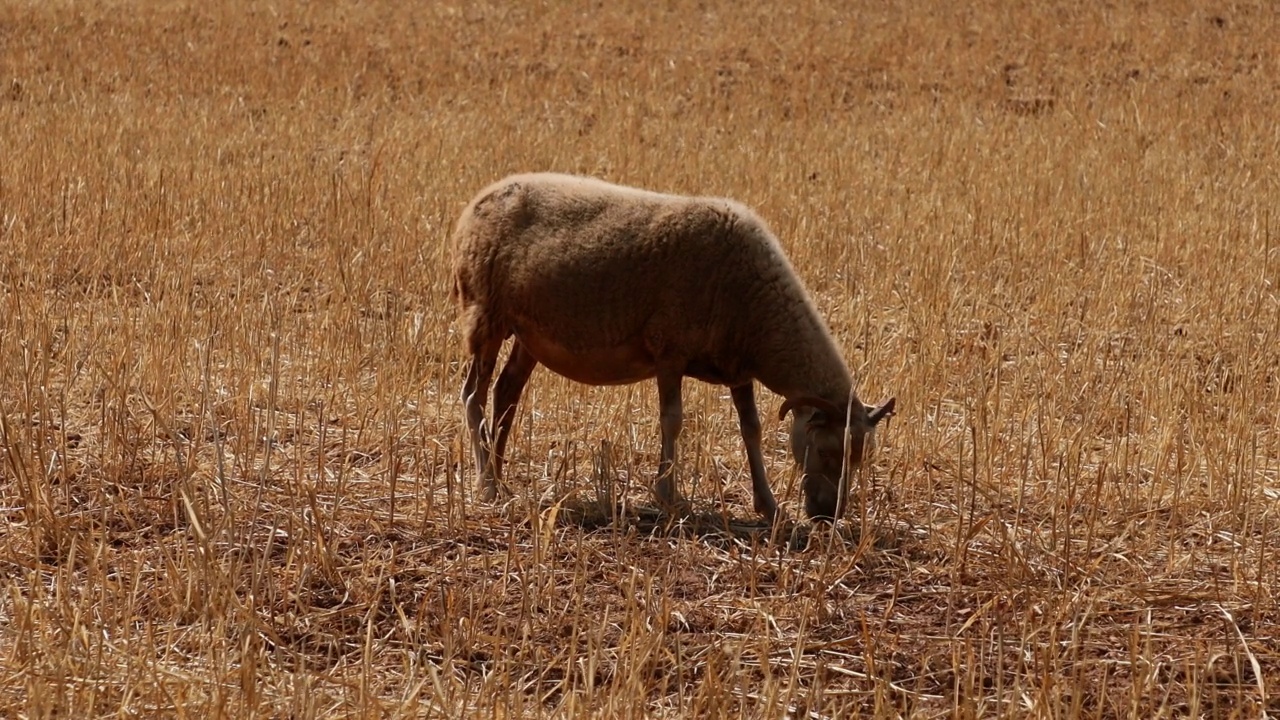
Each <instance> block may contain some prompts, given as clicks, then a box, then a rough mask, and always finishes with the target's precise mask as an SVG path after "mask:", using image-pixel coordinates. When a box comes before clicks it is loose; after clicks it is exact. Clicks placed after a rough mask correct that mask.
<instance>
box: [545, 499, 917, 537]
mask: <svg viewBox="0 0 1280 720" xmlns="http://www.w3.org/2000/svg"><path fill="white" fill-rule="evenodd" d="M541 510H542V513H543V517H547V516H548V514H551V515H552V516H553V517H554V522H555V524H556V525H558V526H561V527H569V526H573V527H580V528H582V529H583V530H585V531H587V532H619V531H622V532H635V533H636V534H637V535H641V536H648V537H684V538H696V539H698V540H700V541H702V542H705V543H708V544H711V545H716V546H722V547H723V546H728V545H735V544H746V545H752V546H760V547H773V548H777V549H780V550H787V551H801V550H805V549H809V548H816V547H818V541H819V538H820V537H821V538H822V540H821V541H820V542H821V543H823V544H825V543H827V542H829V541H834V546H835V547H840V548H843V549H847V550H853V549H856V548H857V547H858V546H859V544H860V537H859V533H858V531H857V530H856V529H855V528H851V527H849V526H847V525H844V526H842V527H840V528H839V529H838V530H836V531H835V532H834V533H833V532H832V531H831V528H830V526H828V525H814V524H810V523H802V522H796V521H795V520H791V519H789V518H788V519H784V520H782V521H780V522H779V523H778V524H777V525H776V526H775V525H774V524H772V523H769V522H767V521H766V520H765V519H764V518H761V517H758V516H752V517H735V516H731V515H729V514H727V513H724V512H717V511H714V510H699V509H694V510H691V511H689V512H686V513H685V514H683V515H678V516H676V515H671V514H669V513H667V512H665V511H663V510H662V509H661V508H658V507H654V506H647V505H635V504H628V505H624V504H622V503H608V502H601V500H600V499H599V498H593V497H589V496H573V495H570V496H568V497H564V498H561V499H560V500H557V501H553V502H548V503H545V504H543V506H542V508H541ZM886 539H887V538H877V540H878V541H877V542H876V543H875V545H876V546H880V545H882V544H884V541H885V540H886ZM811 540H812V541H815V542H812V543H811ZM896 544H897V543H895V542H893V541H892V540H889V542H888V545H889V546H893V545H896ZM881 549H884V548H881Z"/></svg>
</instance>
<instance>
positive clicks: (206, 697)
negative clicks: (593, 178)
mask: <svg viewBox="0 0 1280 720" xmlns="http://www.w3.org/2000/svg"><path fill="white" fill-rule="evenodd" d="M844 5H846V4H825V3H814V2H800V3H792V4H789V5H787V6H785V7H783V6H774V5H767V4H756V3H750V2H749V3H745V4H741V3H727V2H718V0H717V1H713V2H693V1H692V0H671V2H666V3H644V2H638V1H631V0H623V2H619V3H612V4H610V3H581V2H573V3H552V4H548V5H534V4H528V5H524V6H509V5H507V4H503V3H492V4H474V3H462V4H457V5H452V4H446V3H438V4H430V5H427V4H416V3H390V2H373V3H354V2H346V1H342V2H336V3H296V2H290V1H287V0H286V1H285V2H281V3H275V4H269V5H259V4H244V3H230V2H214V3H194V2H168V1H158V2H147V3H136V2H123V1H122V2H108V3H71V2H65V1H55V2H48V3H44V2H18V1H15V2H4V3H3V4H0V128H3V130H0V293H2V295H0V303H2V304H3V307H2V309H0V404H2V412H0V420H3V422H2V423H0V450H2V451H3V452H2V453H0V510H2V511H3V515H4V519H3V521H0V573H2V577H3V585H2V587H3V596H2V597H0V715H4V716H8V717H23V716H25V717H95V716H106V715H111V716H137V715H142V716H175V717H192V716H195V717H221V716H246V717H247V716H271V717H294V718H310V717H336V716H352V715H355V716H376V717H401V716H414V717H431V716H438V717H455V716H458V715H462V714H471V715H477V716H485V717H511V716H577V715H595V716H607V717H638V716H650V715H652V716H687V717H700V718H717V717H738V716H749V717H780V716H791V717H797V718H799V717H811V718H821V717H841V716H850V715H853V714H858V715H862V716H866V717H944V716H945V717H979V716H982V717H989V716H1030V717H1069V718H1075V717H1104V718H1105V717H1141V718H1151V717H1162V716H1163V717H1185V716H1191V717H1197V716H1199V717H1259V716H1262V715H1264V714H1266V713H1268V712H1269V713H1271V714H1272V715H1275V714H1277V713H1280V699H1278V698H1280V609H1278V608H1277V596H1276V590H1275V588H1276V587H1277V582H1278V581H1280V548H1277V547H1276V545H1277V543H1276V537H1277V526H1278V525H1280V515H1278V514H1277V504H1278V503H1280V477H1278V474H1280V437H1277V433H1276V426H1277V422H1278V421H1280V380H1278V379H1277V372H1278V368H1280V352H1278V351H1277V340H1278V339H1280V338H1278V337H1277V335H1278V333H1280V294H1278V293H1277V288H1276V283H1277V282H1280V267H1278V266H1280V258H1277V254H1278V253H1280V250H1278V249H1277V248H1276V247H1275V245H1277V243H1276V239H1277V226H1278V225H1280V215H1277V213H1276V212H1275V211H1274V209H1275V208H1280V184H1278V180H1277V178H1278V177H1280V176H1278V175H1277V166H1278V165H1277V164H1278V162H1280V132H1278V131H1277V124H1276V118H1278V117H1280V79H1278V78H1280V60H1278V58H1280V40H1278V38H1280V22H1278V20H1280V10H1278V9H1277V7H1276V6H1275V5H1274V4H1272V3H1270V2H1266V1H1265V0H1258V1H1257V2H1252V3H1250V2H1241V3H1230V4H1228V3H1191V2H1180V1H1178V0H1171V1H1170V2H1160V3H1110V4H1101V3H1082V4H1077V3H1070V2H1062V3H1048V2H1045V3H1001V2H995V0H979V2H975V3H965V4H960V3H956V4H953V3H949V2H943V1H940V0H939V1H930V2H921V3H864V4H863V7H860V8H854V7H844ZM537 169H552V170H562V171H571V172H585V173H590V174H597V175H600V176H603V177H606V178H608V179H611V180H614V181H618V182H623V183H627V184H635V185H642V186H648V187H652V188H656V189H662V190H667V191H673V192H685V193H699V194H720V195H727V196H732V197H735V198H738V199H740V200H742V201H744V202H746V203H748V204H750V205H752V206H754V207H756V208H757V209H758V210H759V212H760V213H761V214H762V215H763V216H764V217H765V218H766V219H768V221H769V222H770V223H771V224H772V225H773V227H774V229H775V231H776V232H777V233H778V235H779V236H780V238H781V240H782V242H783V244H784V245H785V246H786V247H787V248H788V250H789V252H790V253H791V255H792V258H793V261H794V263H795V264H796V266H797V268H798V269H799V271H800V272H801V274H802V275H803V277H804V279H805V280H806V282H807V283H808V284H809V286H810V288H811V289H812V290H813V291H814V292H815V294H816V295H817V297H818V300H819V305H820V307H821V309H822V311H823V313H824V314H825V315H826V316H827V317H828V318H829V321H830V323H831V325H832V328H833V330H834V331H835V333H836V335H837V338H838V341H839V342H840V343H841V345H842V346H843V347H844V349H845V350H846V352H847V357H848V358H849V359H850V364H851V366H852V367H853V368H854V370H855V373H856V378H857V384H858V387H859V389H860V391H861V392H862V394H863V396H864V399H866V400H868V401H878V400H880V399H881V398H883V397H885V396H887V395H889V394H891V393H892V394H896V395H897V396H898V406H899V414H898V416H897V417H896V418H895V419H894V420H893V421H892V423H891V424H890V426H889V427H888V428H887V431H885V432H883V433H882V435H881V438H880V448H879V451H878V454H877V455H876V456H875V462H874V463H873V464H872V465H871V467H870V469H869V470H868V472H867V473H866V474H865V475H864V477H862V478H860V485H859V488H858V489H857V490H858V492H857V495H856V497H857V499H858V501H857V502H855V503H854V504H853V507H854V510H853V511H852V512H851V514H850V517H849V518H848V520H847V521H846V522H845V523H844V524H843V526H842V527H841V528H840V533H839V535H838V536H833V535H830V534H815V535H814V536H813V537H811V538H809V540H810V542H809V543H808V545H807V546H804V545H802V544H798V545H797V546H795V547H791V546H789V544H788V543H787V542H774V543H769V542H768V539H767V538H762V537H759V536H758V535H752V534H750V533H743V532H739V531H738V530H740V529H741V528H739V527H738V526H740V525H742V524H744V523H746V522H747V521H749V520H750V498H749V482H748V481H747V479H746V469H745V462H744V459H743V454H742V451H741V448H740V442H739V440H738V436H737V430H736V425H735V422H734V419H733V412H732V407H731V405H730V403H729V402H728V399H727V393H726V392H724V391H723V389H721V388H713V387H708V386H701V385H698V384H696V383H690V387H689V395H690V397H689V398H688V400H687V408H686V411H687V414H688V424H687V426H686V428H687V429H686V434H685V436H684V439H683V440H684V444H683V450H682V452H683V477H682V485H683V487H684V489H685V492H686V494H689V495H691V496H692V497H693V499H694V500H695V502H696V503H697V506H698V509H699V510H700V511H701V512H703V513H705V514H706V516H707V517H710V518H712V519H713V520H711V521H708V522H704V523H702V527H694V528H686V529H683V530H682V529H679V528H677V529H673V530H670V531H667V530H663V529H660V528H654V527H653V523H651V522H650V521H649V520H648V518H649V515H650V512H649V510H648V508H649V507H650V506H651V500H650V498H649V496H648V495H647V493H646V492H645V490H644V488H645V487H646V486H647V484H648V483H649V482H650V480H651V478H652V476H653V472H654V468H655V466H656V458H657V452H658V449H657V445H658V443H657V419H656V409H655V407H656V404H655V400H654V397H653V391H652V388H651V387H650V386H649V385H641V386H635V387H627V388H613V389H592V388H584V387H581V386H576V385H573V384H571V383H568V382H566V381H563V380H560V379H558V378H556V377H554V376H552V375H550V374H549V373H547V372H546V371H545V370H542V371H539V372H538V373H537V374H535V376H534V379H533V382H532V384H531V386H530V388H529V391H528V393H527V395H526V402H525V403H524V405H523V406H522V410H521V414H520V417H519V421H518V424H517V430H516V436H515V438H514V440H513V448H512V455H513V457H514V460H513V464H512V465H511V468H510V469H511V477H512V478H518V481H517V482H515V483H513V484H515V485H516V486H517V487H518V488H519V489H520V491H521V494H520V495H519V496H518V498H517V499H516V500H515V501H514V502H513V503H511V504H510V505H508V506H505V507H494V506H489V505H486V504H483V503H479V502H477V501H476V500H475V499H474V497H473V495H474V493H475V478H474V477H473V473H472V472H471V470H470V468H469V465H468V463H466V462H459V460H460V459H465V458H466V457H467V454H466V452H467V449H466V446H465V444H464V443H463V440H462V432H461V410H460V404H459V402H458V400H457V392H458V388H459V383H460V381H461V372H462V365H463V363H464V361H465V359H464V357H463V356H462V353H461V348H460V347H459V345H460V343H459V340H458V337H457V334H456V328H455V326H454V308H453V307H451V305H450V303H449V301H448V293H447V288H448V284H449V277H448V258H449V249H448V244H447V238H448V232H449V228H450V225H451V223H452V221H453V219H454V218H455V217H456V215H457V213H458V211H459V210H460V209H461V207H462V205H463V204H464V203H465V202H466V200H467V199H468V198H469V197H470V196H471V195H472V194H473V193H474V192H475V191H477V190H478V189H479V188H480V187H481V186H483V185H484V184H486V183H487V182H489V181H491V180H494V179H496V178H498V177H500V176H502V175H503V174H505V173H508V172H511V171H516V170H537ZM776 408H777V399H776V398H774V397H772V396H767V395H766V398H765V400H764V402H763V410H764V412H765V414H766V415H769V414H771V412H772V411H774V410H775V409H776ZM768 427H770V428H771V430H770V433H769V436H768V438H767V446H768V447H767V452H768V453H769V464H770V472H771V476H772V477H773V478H774V483H775V487H776V488H777V491H778V493H779V496H780V498H785V501H786V502H787V503H788V504H789V507H790V508H791V511H792V514H793V515H796V514H798V513H797V506H796V502H797V500H798V498H797V489H796V487H795V485H796V483H795V477H794V473H793V471H792V470H791V468H790V461H789V458H788V457H787V455H786V452H785V443H784V436H783V430H784V428H783V427H782V426H779V425H777V424H776V423H775V422H773V421H770V422H769V423H768ZM602 441H606V442H607V443H608V444H609V446H610V447H611V450H609V451H604V450H601V449H600V448H601V442H602ZM614 493H616V494H617V497H618V498H619V499H620V500H621V501H622V504H621V506H620V507H615V506H613V505H612V504H611V503H610V502H609V499H610V498H611V497H613V494H614ZM615 510H617V512H616V513H615ZM722 514H723V517H726V518H728V519H730V520H731V521H732V522H729V523H727V524H725V525H724V527H723V528H722V529H721V530H716V529H715V525H716V521H715V520H714V518H720V517H722Z"/></svg>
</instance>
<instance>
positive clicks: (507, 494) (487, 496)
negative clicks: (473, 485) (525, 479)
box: [480, 479, 513, 503]
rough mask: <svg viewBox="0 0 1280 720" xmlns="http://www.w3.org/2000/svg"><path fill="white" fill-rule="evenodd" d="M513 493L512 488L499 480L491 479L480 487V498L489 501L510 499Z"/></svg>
mask: <svg viewBox="0 0 1280 720" xmlns="http://www.w3.org/2000/svg"><path fill="white" fill-rule="evenodd" d="M512 495H513V493H512V492H511V489H510V488H508V487H507V486H506V485H503V484H502V483H500V482H498V481H497V480H493V479H490V480H488V481H487V482H485V483H484V485H482V486H481V487H480V499H481V500H483V501H485V502H487V503H491V502H497V501H499V500H509V499H510V498H511V497H512Z"/></svg>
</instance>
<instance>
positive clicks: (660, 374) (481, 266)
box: [453, 173, 894, 520]
mask: <svg viewBox="0 0 1280 720" xmlns="http://www.w3.org/2000/svg"><path fill="white" fill-rule="evenodd" d="M454 243H455V249H456V250H455V251H456V256H455V261H454V288H453V294H454V297H455V299H457V300H459V301H460V302H461V305H462V316H463V331H464V333H465V335H466V342H467V347H468V348H469V349H470V351H471V354H472V361H471V367H470V370H469V371H468V373H467V378H466V382H465V384H464V386H463V390H462V399H463V402H464V403H465V405H466V417H467V425H468V427H469V429H470V432H471V442H472V446H473V449H474V451H475V459H476V465H477V468H478V471H479V473H480V477H481V483H482V491H483V496H484V497H485V499H489V500H491V499H493V498H494V497H495V495H496V493H497V489H498V481H499V479H500V478H501V474H502V461H503V452H504V449H505V447H506V443H507V437H508V435H509V433H510V431H511V424H512V421H513V419H514V417H515V407H516V403H517V402H519V400H520V393H521V391H522V390H523V389H524V386H525V383H526V381H527V380H528V379H529V375H530V373H532V372H533V369H534V368H535V367H536V366H537V365H538V363H542V364H543V365H546V366H547V367H549V368H551V369H552V370H553V371H555V372H557V373H559V374H560V375H563V376H565V377H567V378H569V379H571V380H575V381H577V382H581V383H587V384H591V385H621V384H626V383H634V382H638V381H640V380H645V379H647V378H656V379H657V382H658V399H659V404H660V420H661V427H662V457H661V461H660V463H659V466H658V478H657V482H656V484H655V488H654V491H655V494H656V496H657V498H658V500H659V502H660V503H661V504H662V505H663V506H664V507H665V508H667V509H668V510H676V509H679V508H682V507H683V506H684V504H683V501H682V500H681V498H680V495H679V493H678V491H677V488H676V483H675V477H674V472H673V463H674V461H675V454H676V438H677V436H679V434H680V424H681V414H682V413H681V398H680V396H681V384H682V381H683V379H684V377H685V376H689V377H694V378H697V379H699V380H703V381H705V382H710V383H717V384H720V385H727V386H728V387H729V388H730V392H731V395H732V397H733V404H734V407H735V408H736V409H737V411H738V420H739V423H740V426H741V430H742V439H743V441H744V442H745V444H746V448H747V459H748V461H749V463H750V467H751V487H752V491H753V495H754V505H755V509H756V511H757V512H759V513H761V514H763V515H764V516H765V517H767V518H769V519H770V520H773V519H774V518H775V515H776V514H777V512H778V504H777V501H776V500H775V499H774V496H773V492H772V491H771V490H770V489H769V482H768V479H767V478H766V476H765V469H764V458H763V456H762V455H761V452H760V437H761V432H760V419H759V417H758V416H757V414H756V402H755V392H754V386H753V382H752V381H754V380H759V381H760V383H761V384H763V385H764V386H765V387H767V388H769V389H770V390H772V391H773V392H775V393H777V394H779V395H781V396H783V397H784V398H786V401H785V402H784V403H783V405H782V410H781V412H780V413H779V415H778V417H779V420H781V419H783V418H784V417H785V416H786V414H787V412H788V411H794V413H793V420H792V428H791V449H792V452H793V454H794V456H795V458H796V462H797V463H798V464H799V465H800V466H802V467H803V470H804V480H803V482H802V486H801V487H802V488H803V491H804V495H805V511H806V512H807V513H808V515H809V516H810V517H812V518H815V519H832V518H835V517H837V516H838V513H839V512H840V511H842V509H843V504H844V503H843V497H842V493H841V491H840V488H841V487H842V485H841V479H842V475H843V473H844V472H845V468H846V467H854V466H856V465H857V464H858V463H859V462H860V461H861V459H862V453H863V439H864V437H865V436H866V434H867V433H869V432H870V431H871V430H872V429H873V428H874V427H875V425H876V423H878V422H879V421H880V420H881V419H882V418H883V417H885V416H886V415H888V414H890V413H892V412H893V406H894V401H893V400H892V399H890V400H888V401H887V402H885V403H884V404H882V405H880V406H879V407H871V406H867V405H863V404H862V403H861V402H859V401H858V399H857V397H856V396H855V395H854V392H853V384H852V380H851V378H850V373H849V368H848V367H847V366H846V365H845V363H844V360H843V359H842V358H841V357H840V353H839V350H838V348H837V347H836V344H835V342H834V341H833V340H832V338H831V334H830V332H829V331H828V330H827V327H826V324H825V323H824V322H823V320H822V318H821V317H819V315H818V312H817V309H816V308H815V306H814V304H813V301H812V300H811V299H810V297H809V293H808V291H807V290H806V289H805V287H804V284H803V283H802V282H801V281H800V280H799V279H798V278H797V277H796V274H795V272H794V270H793V269H792V267H791V263H790V262H789V261H788V260H787V257H786V255H784V254H783V252H782V248H781V247H780V246H779V244H778V241H777V240H776V239H775V238H774V237H773V235H772V234H771V233H770V231H769V230H768V228H767V227H766V226H765V224H764V222H763V221H762V220H760V219H759V218H757V217H756V215H755V214H754V213H752V212H751V211H750V210H749V209H747V208H746V207H744V206H742V205H740V204H738V203H735V202H733V201H730V200H724V199H718V198H700V197H681V196H676V195H662V194H658V193H654V192H648V191H645V190H639V189H634V188H628V187H621V186H617V185H611V184H608V183H605V182H602V181H599V180H594V179H590V178H583V177H575V176H570V175H556V174H547V173H540V174H528V175H513V176H511V177H508V178H506V179H504V180H501V181H499V182H497V183H495V184H493V185H490V186H489V187H487V188H485V189H484V190H482V191H481V192H480V194H479V195H477V196H476V197H475V199H473V200H472V201H471V203H470V204H469V205H468V206H467V208H466V210H464V211H463V213H462V216H461V218H460V219H459V220H458V224H457V228H456V230H455V232H454ZM511 336H515V341H514V343H513V345H512V349H511V354H510V357H509V359H508V360H507V363H506V366H505V367H503V369H502V373H501V374H500V375H499V376H498V381H497V384H496V385H495V387H494V391H493V396H494V399H493V402H494V413H495V417H496V418H497V433H496V436H491V433H490V428H489V427H488V425H487V423H486V422H485V421H484V405H485V395H486V394H487V393H488V389H489V383H490V380H491V378H492V376H493V370H494V368H495V366H496V364H497V360H498V352H499V350H500V349H501V347H502V344H503V342H504V341H505V340H506V339H507V338H508V337H511ZM850 410H851V411H852V412H851V413H850V412H849V411H850ZM846 429H847V431H848V432H847V438H846ZM846 439H847V440H848V442H846ZM846 458H847V459H848V460H849V462H848V463H846V462H845V460H846Z"/></svg>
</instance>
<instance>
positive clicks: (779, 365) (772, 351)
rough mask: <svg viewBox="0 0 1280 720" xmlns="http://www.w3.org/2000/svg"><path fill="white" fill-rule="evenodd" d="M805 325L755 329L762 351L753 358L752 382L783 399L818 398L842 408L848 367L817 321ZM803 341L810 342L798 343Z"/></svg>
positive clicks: (847, 395)
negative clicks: (754, 379) (754, 369)
mask: <svg viewBox="0 0 1280 720" xmlns="http://www.w3.org/2000/svg"><path fill="white" fill-rule="evenodd" d="M805 324H806V325H808V327H804V328H790V329H787V330H783V329H780V328H779V329H773V328H760V329H759V334H758V335H757V339H758V340H759V341H760V344H761V346H762V347H761V352H759V353H757V354H756V379H757V380H759V381H760V384H761V385H764V386H765V387H767V388H769V389H770V390H771V391H773V392H774V393H777V394H778V395H781V396H782V397H784V398H787V399H794V398H802V397H818V398H822V399H824V400H827V401H829V402H832V403H834V404H836V405H838V406H840V407H844V406H845V404H846V403H848V402H849V399H850V397H852V394H853V381H852V378H851V377H850V373H849V367H848V366H847V365H845V362H844V358H842V357H841V356H840V349H839V348H838V347H837V346H836V343H835V340H833V339H832V338H831V334H830V333H829V332H828V331H827V328H826V326H825V325H824V324H823V323H822V321H821V320H820V319H818V318H817V317H816V316H815V317H812V318H806V319H805ZM804 337H807V338H810V340H809V341H808V342H804V341H802V340H800V338H804ZM854 402H855V403H856V402H857V400H856V398H855V399H854Z"/></svg>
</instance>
